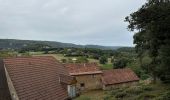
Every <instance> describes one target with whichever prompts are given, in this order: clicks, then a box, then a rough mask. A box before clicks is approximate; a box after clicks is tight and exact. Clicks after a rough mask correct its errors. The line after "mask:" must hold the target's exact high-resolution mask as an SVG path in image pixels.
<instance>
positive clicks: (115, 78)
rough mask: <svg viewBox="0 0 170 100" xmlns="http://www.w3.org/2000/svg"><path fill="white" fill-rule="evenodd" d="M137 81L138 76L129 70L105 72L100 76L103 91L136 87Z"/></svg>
mask: <svg viewBox="0 0 170 100" xmlns="http://www.w3.org/2000/svg"><path fill="white" fill-rule="evenodd" d="M138 81H139V78H138V76H137V75H136V74H135V73H134V72H133V71H132V70H131V69H129V68H126V69H112V70H105V71H103V75H102V84H103V90H109V89H114V88H117V87H122V86H131V85H136V84H137V83H138Z"/></svg>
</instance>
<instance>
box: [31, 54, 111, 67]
mask: <svg viewBox="0 0 170 100" xmlns="http://www.w3.org/2000/svg"><path fill="white" fill-rule="evenodd" d="M31 54H32V55H33V56H53V57H54V58H56V59H57V60H59V61H61V60H62V59H73V58H78V57H64V55H63V54H43V53H41V52H37V53H35V52H34V53H33V52H31ZM88 61H89V62H96V63H97V64H98V65H99V66H100V68H101V69H102V70H108V69H112V68H113V64H112V63H111V62H110V59H108V63H107V64H100V63H99V60H96V59H91V58H88Z"/></svg>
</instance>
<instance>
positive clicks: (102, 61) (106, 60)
mask: <svg viewBox="0 0 170 100" xmlns="http://www.w3.org/2000/svg"><path fill="white" fill-rule="evenodd" d="M99 62H100V64H106V63H107V62H108V59H107V57H106V56H102V57H100V59H99Z"/></svg>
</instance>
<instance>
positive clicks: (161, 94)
mask: <svg viewBox="0 0 170 100" xmlns="http://www.w3.org/2000/svg"><path fill="white" fill-rule="evenodd" d="M169 89H170V87H169V85H164V84H148V85H145V84H143V83H142V84H138V85H137V86H130V87H121V88H115V89H112V90H111V91H108V92H107V93H106V95H105V98H106V99H105V100H107V98H109V99H108V100H169V98H170V90H169Z"/></svg>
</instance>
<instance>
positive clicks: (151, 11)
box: [125, 0, 170, 82]
mask: <svg viewBox="0 0 170 100" xmlns="http://www.w3.org/2000/svg"><path fill="white" fill-rule="evenodd" d="M125 21H127V22H129V25H128V28H129V30H131V31H137V33H136V34H135V35H134V44H136V46H135V48H136V51H137V52H138V56H139V57H140V58H141V59H142V58H143V56H144V54H145V52H148V55H149V57H150V58H151V62H150V65H149V66H148V70H149V72H150V74H151V75H152V76H153V78H154V81H155V82H156V78H157V77H159V78H160V77H163V76H166V77H164V80H166V79H168V80H169V79H170V73H169V72H170V68H169V63H167V62H170V59H169V58H170V55H168V54H169V53H168V51H170V42H169V40H170V0H148V1H147V3H145V4H144V5H143V6H142V7H141V8H140V9H139V10H138V11H136V12H134V13H132V14H130V16H128V17H126V18H125ZM141 62H142V60H141ZM167 77H169V78H167Z"/></svg>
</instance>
